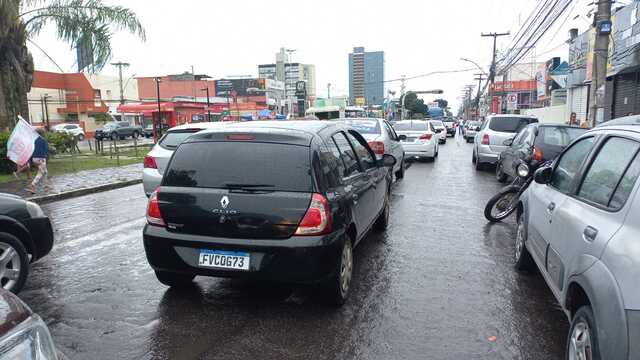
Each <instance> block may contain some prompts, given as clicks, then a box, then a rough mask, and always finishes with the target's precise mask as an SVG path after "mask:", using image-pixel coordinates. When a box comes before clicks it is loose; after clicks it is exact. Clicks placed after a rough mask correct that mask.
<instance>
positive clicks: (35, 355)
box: [0, 314, 58, 360]
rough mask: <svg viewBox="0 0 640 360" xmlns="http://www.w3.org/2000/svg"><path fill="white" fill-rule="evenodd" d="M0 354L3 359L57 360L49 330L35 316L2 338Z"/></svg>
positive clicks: (38, 317)
mask: <svg viewBox="0 0 640 360" xmlns="http://www.w3.org/2000/svg"><path fill="white" fill-rule="evenodd" d="M0 354H2V358H3V359H33V360H58V355H57V353H56V347H55V345H54V344H53V339H51V334H50V333H49V329H47V325H46V324H45V323H44V322H43V321H42V319H41V318H40V316H38V315H36V314H33V315H31V316H30V317H29V318H27V320H25V321H23V322H22V323H21V324H19V325H18V326H16V327H15V328H13V330H11V331H10V332H9V333H8V334H7V335H5V336H4V339H3V340H2V342H0Z"/></svg>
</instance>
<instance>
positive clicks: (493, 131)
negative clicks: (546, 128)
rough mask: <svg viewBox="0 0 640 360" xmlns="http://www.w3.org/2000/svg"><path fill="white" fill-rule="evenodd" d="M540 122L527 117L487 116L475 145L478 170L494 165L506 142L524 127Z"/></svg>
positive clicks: (511, 115) (474, 158) (473, 160)
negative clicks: (487, 165)
mask: <svg viewBox="0 0 640 360" xmlns="http://www.w3.org/2000/svg"><path fill="white" fill-rule="evenodd" d="M536 122H538V119H536V118H534V117H531V116H526V115H513V114H499V115H490V116H487V119H486V120H485V122H484V124H483V125H482V127H481V128H480V131H479V132H478V134H477V135H476V136H475V139H474V143H473V155H472V157H471V160H472V162H473V163H474V164H475V168H476V170H481V169H482V168H483V167H484V165H486V164H491V165H494V164H495V163H497V162H498V156H499V155H500V153H501V152H503V151H504V150H505V149H506V148H507V146H506V145H504V141H505V140H507V139H511V138H513V137H514V136H515V134H517V133H518V132H519V131H520V130H521V129H522V128H523V127H525V126H527V125H529V124H531V123H536Z"/></svg>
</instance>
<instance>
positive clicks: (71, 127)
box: [64, 125, 76, 130]
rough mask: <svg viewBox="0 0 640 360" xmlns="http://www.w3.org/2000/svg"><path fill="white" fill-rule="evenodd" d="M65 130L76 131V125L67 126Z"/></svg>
mask: <svg viewBox="0 0 640 360" xmlns="http://www.w3.org/2000/svg"><path fill="white" fill-rule="evenodd" d="M64 128H65V129H67V130H71V129H75V128H76V125H65V126H64Z"/></svg>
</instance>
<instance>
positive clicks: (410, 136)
mask: <svg viewBox="0 0 640 360" xmlns="http://www.w3.org/2000/svg"><path fill="white" fill-rule="evenodd" d="M396 133H397V134H398V136H400V135H404V136H406V137H407V138H406V139H405V140H401V141H400V142H401V143H403V144H414V143H415V144H426V143H429V142H430V141H431V140H432V139H433V138H434V137H435V136H436V134H435V133H431V132H429V131H427V130H419V131H416V130H410V131H396ZM427 133H430V134H431V139H430V140H429V141H422V140H420V139H419V138H420V136H422V135H424V134H427Z"/></svg>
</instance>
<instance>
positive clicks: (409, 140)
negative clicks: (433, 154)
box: [403, 137, 416, 142]
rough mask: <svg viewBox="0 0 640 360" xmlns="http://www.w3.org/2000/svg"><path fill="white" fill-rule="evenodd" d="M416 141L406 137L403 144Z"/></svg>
mask: <svg viewBox="0 0 640 360" xmlns="http://www.w3.org/2000/svg"><path fill="white" fill-rule="evenodd" d="M415 140H416V138H414V137H407V138H406V139H405V140H404V141H403V142H414V141H415Z"/></svg>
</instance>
